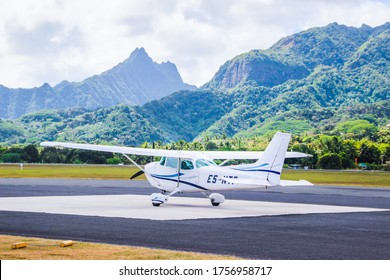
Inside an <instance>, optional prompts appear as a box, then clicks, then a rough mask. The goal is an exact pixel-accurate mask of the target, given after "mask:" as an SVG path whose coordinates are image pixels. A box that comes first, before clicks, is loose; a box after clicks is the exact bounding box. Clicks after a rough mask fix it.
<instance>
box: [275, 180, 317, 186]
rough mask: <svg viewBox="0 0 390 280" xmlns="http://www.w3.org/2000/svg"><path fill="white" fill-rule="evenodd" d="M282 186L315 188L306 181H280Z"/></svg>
mask: <svg viewBox="0 0 390 280" xmlns="http://www.w3.org/2000/svg"><path fill="white" fill-rule="evenodd" d="M280 185H281V186H283V187H286V186H313V184H312V183H310V182H309V181H306V180H299V181H292V180H280Z"/></svg>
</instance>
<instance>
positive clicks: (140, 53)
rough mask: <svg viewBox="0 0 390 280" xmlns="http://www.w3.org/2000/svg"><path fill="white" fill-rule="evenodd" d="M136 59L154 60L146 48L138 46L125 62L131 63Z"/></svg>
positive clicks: (143, 60) (142, 60) (141, 60)
mask: <svg viewBox="0 0 390 280" xmlns="http://www.w3.org/2000/svg"><path fill="white" fill-rule="evenodd" d="M134 61H140V62H153V60H152V59H151V58H150V56H149V55H148V53H147V52H146V50H145V49H144V48H143V47H141V48H136V49H135V50H134V51H133V52H132V53H131V54H130V56H129V58H128V59H126V60H125V61H124V63H131V62H134Z"/></svg>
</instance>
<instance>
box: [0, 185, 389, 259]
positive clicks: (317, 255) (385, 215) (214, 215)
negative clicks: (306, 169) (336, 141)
mask: <svg viewBox="0 0 390 280" xmlns="http://www.w3.org/2000/svg"><path fill="white" fill-rule="evenodd" d="M153 192H156V189H154V188H152V187H150V185H149V184H148V183H147V182H146V181H119V180H118V181H114V180H61V179H0V234H9V235H22V236H35V237H45V238H55V239H73V240H79V241H92V242H103V243H112V244H123V245H132V246H145V247H151V248H162V249H173V250H182V251H195V252H203V253H216V254H225V255H234V256H238V257H243V258H249V259H387V260H388V259H390V189H388V188H363V187H336V186H329V187H327V186H304V187H284V188H272V189H268V190H259V191H229V192H221V193H222V194H223V195H225V197H226V202H225V203H224V204H221V206H219V207H213V206H211V204H210V202H209V200H208V199H207V198H204V197H203V196H202V195H199V194H191V195H185V196H184V195H183V196H182V197H180V196H176V197H171V198H170V200H169V201H168V203H167V204H164V205H161V206H160V207H153V206H152V205H151V202H150V199H149V196H150V194H151V193H153Z"/></svg>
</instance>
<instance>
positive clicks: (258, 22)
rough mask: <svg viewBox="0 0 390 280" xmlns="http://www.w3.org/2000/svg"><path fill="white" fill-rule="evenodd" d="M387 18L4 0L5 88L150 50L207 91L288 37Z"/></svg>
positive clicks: (375, 4) (185, 1)
mask: <svg viewBox="0 0 390 280" xmlns="http://www.w3.org/2000/svg"><path fill="white" fill-rule="evenodd" d="M388 21H390V0H316V1H313V0H239V1H237V0H39V1H37V0H1V1H0V84H2V85H4V86H6V87H11V88H30V87H38V86H41V85H42V84H43V83H45V82H48V83H49V84H50V85H52V86H54V85H56V84H58V83H60V82H61V81H63V80H68V81H70V82H79V81H82V80H84V79H85V78H88V77H90V76H92V75H97V74H100V73H101V72H103V71H106V70H108V69H110V68H112V67H114V66H115V65H117V64H118V63H120V62H122V61H123V60H125V59H126V58H128V57H129V55H130V54H131V52H132V51H133V50H134V49H135V48H137V47H144V48H145V50H146V52H147V53H148V54H149V56H150V57H151V58H152V59H153V60H154V61H156V62H159V63H160V62H165V61H171V62H173V63H175V64H176V66H177V68H178V70H179V72H180V74H181V76H182V78H183V80H184V82H186V83H189V84H193V85H196V86H202V85H203V84H205V83H206V82H208V81H209V80H210V79H211V78H212V77H213V75H214V74H215V73H216V72H217V71H218V69H219V67H220V66H221V65H222V64H223V63H224V62H226V61H227V60H229V59H232V58H233V57H235V56H236V55H239V54H241V53H245V52H248V51H250V50H252V49H267V48H269V47H270V46H272V45H273V44H274V43H275V42H277V41H278V40H279V39H281V38H282V37H285V36H288V35H291V34H294V33H297V32H300V31H303V30H306V29H309V28H312V27H319V26H325V25H327V24H329V23H333V22H337V23H339V24H344V25H347V26H355V27H360V26H361V25H362V24H363V23H364V24H367V25H369V26H372V27H375V26H378V25H382V24H384V23H386V22H388Z"/></svg>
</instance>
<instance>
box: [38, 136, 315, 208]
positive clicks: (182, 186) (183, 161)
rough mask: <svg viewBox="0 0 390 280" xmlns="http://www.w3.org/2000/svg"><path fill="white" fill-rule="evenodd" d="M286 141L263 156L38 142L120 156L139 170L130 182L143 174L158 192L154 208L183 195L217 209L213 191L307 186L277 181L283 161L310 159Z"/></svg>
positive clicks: (273, 142) (278, 138)
mask: <svg viewBox="0 0 390 280" xmlns="http://www.w3.org/2000/svg"><path fill="white" fill-rule="evenodd" d="M290 139H291V134H288V133H281V132H277V133H276V134H275V135H274V137H273V139H272V140H271V142H270V143H269V145H268V147H267V148H266V150H265V151H264V152H249V151H245V152H237V151H229V152H228V151H176V150H161V149H145V148H131V147H117V146H105V145H92V144H76V143H63V142H42V143H41V146H44V147H61V148H72V149H84V150H93V151H102V152H112V153H120V154H123V155H124V156H125V157H126V158H127V159H128V160H129V161H131V162H132V163H133V164H134V165H136V166H137V167H138V168H139V169H141V171H140V172H137V173H136V174H134V175H133V176H132V178H131V179H133V178H135V177H137V176H139V175H141V174H142V173H145V175H146V178H147V180H148V181H149V183H150V184H151V185H152V186H153V187H156V188H157V189H160V190H161V192H159V193H154V194H152V195H151V201H152V204H153V205H154V206H160V205H161V204H163V203H165V202H167V201H168V199H169V197H170V196H172V195H174V194H178V193H184V192H201V193H203V194H204V195H205V196H206V197H208V198H209V199H210V201H211V204H212V205H213V206H218V205H219V204H221V203H223V202H224V201H225V197H224V196H223V195H222V194H219V193H217V192H216V191H218V192H219V191H224V190H239V189H257V188H268V187H273V186H286V185H311V183H309V182H307V181H304V180H300V181H287V180H281V179H280V175H281V172H282V168H283V163H284V159H285V158H301V157H308V156H310V155H308V154H304V153H299V152H287V147H288V144H289V142H290ZM128 155H143V156H158V157H161V160H160V161H159V162H152V163H148V164H146V165H145V167H144V168H143V167H142V166H140V165H138V164H137V163H136V162H135V161H133V160H132V159H131V158H130V157H129V156H128ZM216 159H220V160H224V161H223V162H222V163H221V164H220V165H217V164H216V163H215V162H214V160H216ZM232 159H236V160H240V159H254V160H257V161H256V162H255V163H252V164H241V165H230V166H223V165H224V164H225V163H226V162H227V161H228V160H232Z"/></svg>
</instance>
